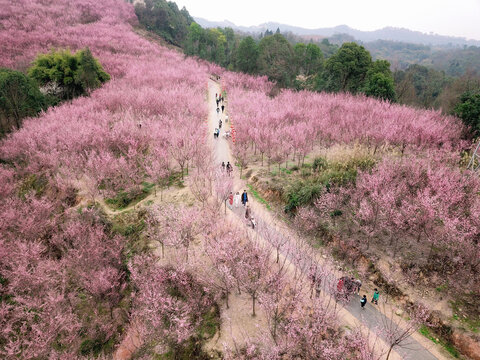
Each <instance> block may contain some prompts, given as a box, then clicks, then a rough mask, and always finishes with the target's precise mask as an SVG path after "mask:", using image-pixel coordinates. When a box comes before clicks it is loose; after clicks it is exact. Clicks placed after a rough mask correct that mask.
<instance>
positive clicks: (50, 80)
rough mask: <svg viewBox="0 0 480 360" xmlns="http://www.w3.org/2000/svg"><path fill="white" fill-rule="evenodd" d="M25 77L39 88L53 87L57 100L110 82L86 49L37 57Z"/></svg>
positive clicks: (81, 93) (68, 97) (80, 93)
mask: <svg viewBox="0 0 480 360" xmlns="http://www.w3.org/2000/svg"><path fill="white" fill-rule="evenodd" d="M28 74H29V75H30V76H31V77H32V78H33V79H35V80H36V81H37V82H38V83H39V84H40V85H41V86H43V87H46V88H54V89H55V91H54V94H53V95H57V96H59V97H60V98H61V99H73V98H74V97H76V96H80V95H83V94H85V93H87V92H88V91H89V90H93V89H95V88H98V87H99V86H100V85H101V84H102V83H104V82H106V81H107V80H110V75H108V74H107V73H106V72H105V71H104V70H103V68H102V65H101V64H100V63H99V62H98V60H96V59H95V58H94V57H93V55H92V53H91V52H90V50H89V49H88V48H86V49H84V50H80V51H78V52H77V53H75V54H72V53H71V52H70V51H69V50H63V51H51V52H50V53H48V54H40V55H39V56H37V58H36V59H35V61H34V63H33V66H32V67H31V68H30V69H29V70H28ZM58 89H59V90H58Z"/></svg>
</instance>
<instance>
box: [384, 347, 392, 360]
mask: <svg viewBox="0 0 480 360" xmlns="http://www.w3.org/2000/svg"><path fill="white" fill-rule="evenodd" d="M392 349H393V345H390V349H388V353H387V357H386V358H385V360H388V358H389V357H390V353H391V352H392Z"/></svg>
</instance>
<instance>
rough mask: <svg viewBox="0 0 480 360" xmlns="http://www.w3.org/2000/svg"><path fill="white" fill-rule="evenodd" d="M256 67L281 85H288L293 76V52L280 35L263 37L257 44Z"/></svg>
mask: <svg viewBox="0 0 480 360" xmlns="http://www.w3.org/2000/svg"><path fill="white" fill-rule="evenodd" d="M258 68H259V72H260V73H261V74H264V75H267V76H268V78H269V79H270V80H274V81H276V82H277V83H278V84H279V85H281V86H289V85H290V84H291V83H292V81H293V79H294V78H295V75H296V74H295V66H294V52H293V48H292V46H291V45H290V43H289V42H288V41H287V40H286V39H285V38H284V37H283V36H282V35H281V34H275V35H273V36H266V37H264V38H263V39H262V40H261V41H260V44H259V57H258Z"/></svg>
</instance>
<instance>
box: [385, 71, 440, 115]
mask: <svg viewBox="0 0 480 360" xmlns="http://www.w3.org/2000/svg"><path fill="white" fill-rule="evenodd" d="M394 78H395V90H396V93H397V95H398V100H399V102H401V103H403V104H407V105H416V106H421V107H424V108H432V107H436V106H437V98H439V96H440V94H441V93H442V91H443V89H444V87H445V86H446V84H447V83H448V79H447V77H446V76H445V73H444V72H443V71H436V70H434V69H431V68H428V67H426V66H422V65H418V64H414V65H410V66H409V67H408V68H407V69H406V70H405V71H396V72H395V74H394Z"/></svg>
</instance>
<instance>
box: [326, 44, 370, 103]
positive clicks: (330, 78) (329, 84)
mask: <svg viewBox="0 0 480 360" xmlns="http://www.w3.org/2000/svg"><path fill="white" fill-rule="evenodd" d="M371 65H372V57H371V56H370V53H369V52H368V51H367V50H365V48H364V47H363V46H360V45H358V44H356V43H354V42H349V43H344V44H343V45H342V46H341V47H340V49H339V50H338V51H337V53H336V54H334V55H333V56H332V57H331V58H330V59H328V60H327V63H326V64H325V70H326V90H328V91H334V92H336V91H348V92H351V93H353V94H356V93H357V92H359V91H360V89H361V88H362V87H363V85H364V81H365V79H366V76H367V72H368V70H369V69H370V67H371Z"/></svg>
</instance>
